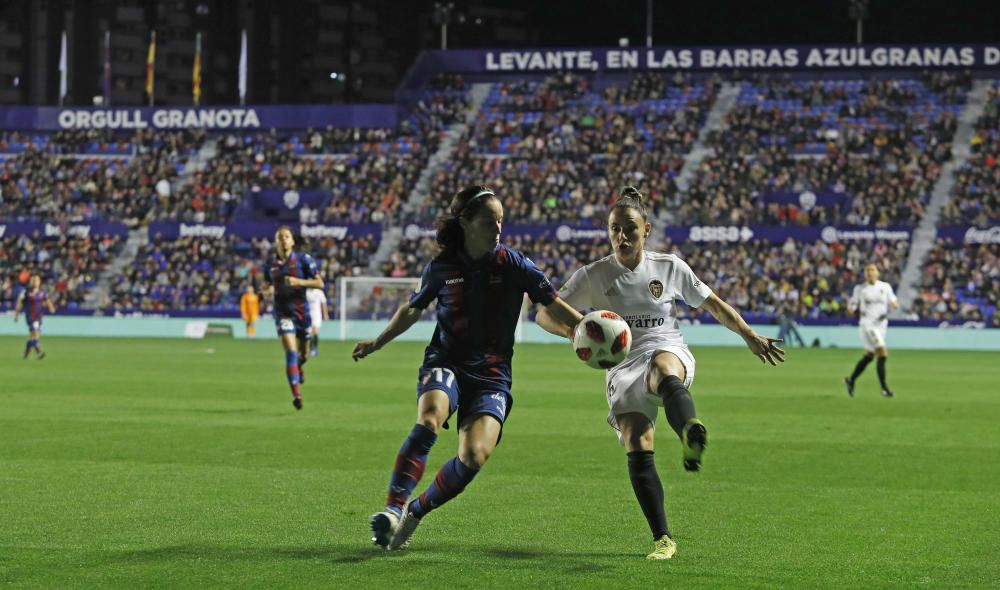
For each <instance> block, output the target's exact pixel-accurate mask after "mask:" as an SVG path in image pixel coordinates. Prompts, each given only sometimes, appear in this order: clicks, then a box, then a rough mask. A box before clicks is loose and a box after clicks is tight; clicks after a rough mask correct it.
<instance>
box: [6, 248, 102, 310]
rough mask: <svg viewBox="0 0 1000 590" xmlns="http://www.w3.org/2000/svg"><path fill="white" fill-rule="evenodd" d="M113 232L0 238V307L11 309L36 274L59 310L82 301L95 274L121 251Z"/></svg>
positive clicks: (91, 284)
mask: <svg viewBox="0 0 1000 590" xmlns="http://www.w3.org/2000/svg"><path fill="white" fill-rule="evenodd" d="M121 246H122V240H121V238H118V237H116V236H110V235H109V236H91V237H85V238H80V237H72V238H71V237H41V236H27V235H19V236H15V235H9V236H3V237H2V238H0V311H6V310H11V309H14V306H15V305H17V298H18V297H19V296H20V294H21V292H22V291H24V290H25V289H26V288H27V285H28V279H30V278H31V275H32V274H38V275H39V276H40V277H41V279H42V290H44V291H45V292H46V294H47V295H48V297H49V299H50V300H51V301H52V303H53V304H54V305H55V306H56V308H57V309H60V310H66V309H69V310H75V309H79V308H81V307H82V306H83V305H84V302H85V300H86V299H87V296H88V295H89V294H90V291H91V289H92V288H93V287H94V285H95V284H96V281H97V279H98V277H99V275H100V274H101V273H102V272H104V271H105V269H106V268H107V266H108V264H109V263H110V262H111V260H112V259H113V258H114V257H115V256H116V255H118V253H119V252H120V251H121Z"/></svg>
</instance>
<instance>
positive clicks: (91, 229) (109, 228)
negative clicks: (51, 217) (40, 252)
mask: <svg viewBox="0 0 1000 590" xmlns="http://www.w3.org/2000/svg"><path fill="white" fill-rule="evenodd" d="M105 235H111V236H118V237H125V236H127V235H128V227H126V225H125V224H124V223H110V222H107V221H94V222H86V223H43V222H33V221H24V222H22V221H15V222H9V223H8V222H4V221H0V238H2V237H4V236H37V237H40V238H59V237H63V236H66V237H71V238H96V237H98V236H105Z"/></svg>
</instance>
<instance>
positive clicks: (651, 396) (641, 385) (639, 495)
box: [537, 187, 784, 559]
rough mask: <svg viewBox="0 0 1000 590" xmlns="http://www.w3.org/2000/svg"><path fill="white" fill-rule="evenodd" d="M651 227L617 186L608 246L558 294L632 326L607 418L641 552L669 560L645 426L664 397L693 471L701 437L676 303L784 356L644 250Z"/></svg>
mask: <svg viewBox="0 0 1000 590" xmlns="http://www.w3.org/2000/svg"><path fill="white" fill-rule="evenodd" d="M651 229H652V226H651V225H650V224H649V223H647V221H646V208H645V206H644V205H643V203H642V195H641V194H640V193H639V191H638V190H636V189H635V188H633V187H625V188H624V189H622V191H621V194H620V196H619V198H618V200H617V202H615V204H614V205H613V206H612V207H611V210H610V212H609V215H608V238H609V239H610V241H611V245H612V247H613V249H614V254H613V255H611V256H608V257H605V258H602V259H601V260H598V261H597V262H593V263H591V264H588V265H587V266H585V267H583V268H581V269H579V270H577V271H576V272H575V273H573V276H571V277H570V279H569V280H568V281H567V282H566V284H565V285H564V286H563V288H562V290H561V291H560V292H559V296H560V297H562V298H563V300H565V301H566V302H567V303H569V304H570V305H571V306H573V307H575V308H576V309H580V310H583V309H588V308H594V309H607V310H611V311H614V312H615V313H617V314H618V315H620V316H622V318H624V319H625V321H626V322H628V324H629V326H630V327H631V329H632V350H631V352H630V353H629V355H628V357H627V358H626V359H625V360H624V361H623V362H622V363H621V364H620V365H618V366H616V367H615V368H613V369H611V370H609V371H608V373H607V398H608V405H609V407H610V413H609V415H608V423H609V424H611V426H613V427H614V428H615V429H616V430H617V431H618V440H619V441H620V442H621V443H622V445H624V446H625V450H626V452H627V454H628V470H629V478H630V479H631V481H632V489H633V491H634V492H635V497H636V499H637V500H638V501H639V506H640V507H641V508H642V512H643V514H644V515H645V516H646V521H647V522H648V524H649V528H650V531H651V532H652V533H653V542H654V550H653V553H651V554H649V555H648V556H647V557H648V558H649V559H670V557H672V556H673V555H674V553H675V552H676V551H677V545H676V543H675V542H674V541H673V538H672V535H671V534H670V529H669V528H668V526H667V517H666V511H665V509H664V506H663V484H662V483H661V482H660V477H659V475H658V474H657V472H656V464H655V463H654V461H653V429H654V426H655V423H656V416H657V414H658V413H659V408H660V406H661V405H662V406H663V407H664V408H665V410H666V416H667V421H668V422H669V423H670V426H671V428H673V429H674V432H676V433H677V436H678V437H680V439H681V443H682V449H683V461H684V468H685V469H687V470H688V471H697V470H699V469H700V468H701V457H702V453H703V452H704V450H705V446H706V444H707V440H708V433H707V430H706V428H705V425H704V424H702V422H701V421H700V420H698V418H697V417H696V414H695V408H694V400H692V399H691V393H690V391H688V388H689V387H691V384H692V382H693V381H694V370H695V362H694V356H692V355H691V352H690V351H689V350H688V348H687V346H686V345H685V344H684V338H683V336H682V334H681V331H680V328H679V324H678V322H677V311H676V307H675V303H674V301H675V300H676V299H682V300H683V301H684V302H685V303H687V304H688V305H689V306H691V307H694V308H698V307H700V308H703V309H705V310H707V311H708V312H709V313H711V314H712V315H713V316H715V318H716V319H718V320H719V322H720V323H722V324H723V325H724V326H726V327H727V328H729V329H730V330H732V331H733V332H736V333H737V334H739V335H740V336H742V337H743V340H744V341H746V343H747V346H748V347H749V348H750V351H751V352H753V354H754V355H756V356H757V357H758V358H760V360H761V362H770V363H771V364H772V365H775V364H776V363H775V360H778V361H781V362H783V361H784V358H783V357H784V351H783V350H781V349H780V348H778V347H777V346H776V344H775V343H777V342H781V340H779V339H777V338H766V337H764V336H761V335H760V334H757V333H756V332H755V331H754V330H753V329H752V328H750V326H748V325H747V323H746V322H745V321H743V318H741V317H740V315H739V314H738V313H737V312H736V310H734V309H733V308H732V307H730V306H729V304H727V303H726V302H725V301H723V300H721V299H719V297H718V296H716V295H715V294H714V293H712V290H711V289H709V288H708V286H706V285H705V284H704V283H702V282H701V281H700V280H698V277H696V276H695V274H694V272H692V271H691V268H690V267H689V266H688V265H687V264H686V263H685V262H684V261H683V260H681V259H680V258H678V257H677V256H674V255H672V254H662V253H659V252H646V251H644V250H643V245H644V243H645V240H646V237H647V236H648V235H649V232H650V231H651ZM537 321H538V324H539V325H540V326H542V327H543V328H544V329H546V330H547V331H549V332H551V333H553V334H558V335H562V336H566V337H568V338H571V337H572V329H571V328H570V327H569V326H567V325H565V324H562V323H560V322H559V321H557V320H555V319H554V318H553V317H552V315H551V314H549V313H548V312H546V311H544V310H541V311H540V312H539V313H538V316H537Z"/></svg>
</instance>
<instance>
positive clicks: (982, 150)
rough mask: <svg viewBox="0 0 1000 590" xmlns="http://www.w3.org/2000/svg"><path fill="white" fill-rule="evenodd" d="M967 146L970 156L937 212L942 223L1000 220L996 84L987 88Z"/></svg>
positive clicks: (999, 123)
mask: <svg viewBox="0 0 1000 590" xmlns="http://www.w3.org/2000/svg"><path fill="white" fill-rule="evenodd" d="M970 148H971V151H972V155H971V157H970V158H969V160H968V161H967V162H966V163H965V164H963V165H962V166H961V167H960V168H959V169H958V170H957V171H956V172H955V186H954V188H953V189H952V193H951V199H950V200H949V201H948V204H947V205H945V207H944V209H943V210H942V212H941V220H942V223H943V224H944V225H977V226H986V225H994V224H997V223H1000V166H997V159H998V158H1000V87H998V86H996V85H994V86H993V87H991V88H990V90H989V100H988V101H987V103H986V107H985V111H984V112H983V115H982V116H981V117H980V118H979V120H978V121H977V122H976V131H975V134H974V135H973V137H972V145H971V146H970Z"/></svg>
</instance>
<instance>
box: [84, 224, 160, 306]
mask: <svg viewBox="0 0 1000 590" xmlns="http://www.w3.org/2000/svg"><path fill="white" fill-rule="evenodd" d="M148 243H149V228H147V227H146V226H142V227H140V228H139V229H133V230H129V232H128V240H126V241H125V247H124V248H122V252H121V254H119V255H118V256H115V257H114V259H113V260H112V261H111V263H110V264H108V266H107V268H105V269H104V272H103V273H101V274H100V275H99V276H98V277H97V282H96V284H95V285H94V288H93V289H91V290H90V292H89V293H87V298H86V300H85V301H84V304H83V307H84V308H85V309H98V308H102V307H107V305H108V301H109V296H108V293H110V291H111V281H112V280H113V279H114V278H115V277H116V276H118V275H119V274H123V273H124V271H125V269H126V268H129V267H130V266H132V263H133V262H134V261H135V257H136V256H137V255H138V254H139V248H140V247H142V246H145V245H146V244H148Z"/></svg>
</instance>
